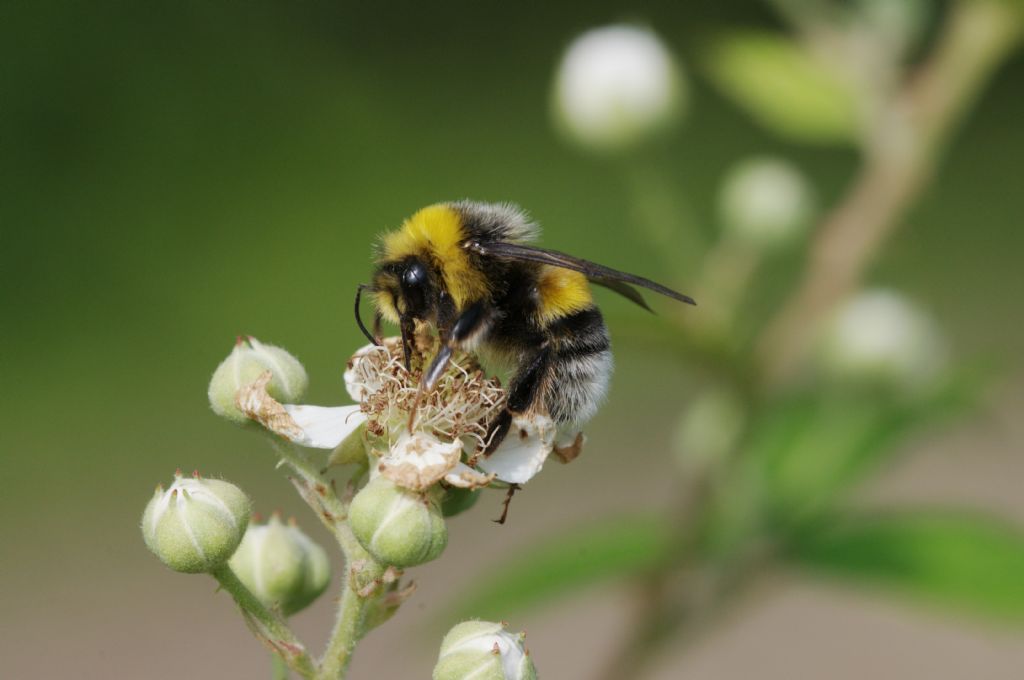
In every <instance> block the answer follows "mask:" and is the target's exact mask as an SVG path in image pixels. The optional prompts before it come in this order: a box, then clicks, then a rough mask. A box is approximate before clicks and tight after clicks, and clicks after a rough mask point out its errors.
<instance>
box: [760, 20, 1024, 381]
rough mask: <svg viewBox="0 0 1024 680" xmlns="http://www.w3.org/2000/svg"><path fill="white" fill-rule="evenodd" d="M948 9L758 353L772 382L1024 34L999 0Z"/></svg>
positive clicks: (801, 349) (858, 272)
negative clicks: (936, 39) (930, 49)
mask: <svg viewBox="0 0 1024 680" xmlns="http://www.w3.org/2000/svg"><path fill="white" fill-rule="evenodd" d="M950 12H951V13H950V17H949V19H948V20H947V24H946V27H945V29H944V32H943V34H942V36H941V37H940V39H939V42H938V44H937V45H936V47H935V48H934V50H933V52H932V54H931V56H930V58H929V59H928V60H927V61H926V62H925V63H924V64H923V65H922V66H921V68H920V70H919V71H918V73H916V74H915V75H914V77H912V78H911V79H909V80H908V81H907V83H906V84H905V85H904V87H903V88H901V89H900V90H899V91H897V92H896V94H895V95H894V96H893V98H892V100H891V101H890V102H889V105H888V107H887V108H886V110H885V112H884V115H883V116H880V117H879V119H878V123H877V124H876V125H875V126H874V129H872V130H870V131H868V132H867V133H866V135H865V138H864V140H863V149H864V156H865V160H864V165H863V167H862V168H861V170H860V172H859V174H858V176H857V177H856V179H855V180H854V182H853V185H852V186H851V188H850V190H849V192H848V193H847V194H846V196H845V198H843V200H842V201H841V202H840V203H839V205H838V206H836V208H835V209H834V210H833V211H832V213H831V214H830V215H828V216H826V218H825V220H824V221H823V223H822V225H821V227H820V228H819V232H818V237H817V239H816V241H815V243H814V244H813V246H812V249H811V253H810V261H809V263H808V266H807V270H806V272H805V275H804V277H803V280H802V282H801V283H800V284H799V287H798V289H797V292H796V293H795V294H794V295H793V297H792V298H791V299H790V301H789V302H788V303H787V304H786V305H785V307H784V308H783V309H782V310H781V311H780V313H779V314H778V315H777V316H776V318H775V319H774V320H773V321H772V322H771V323H770V325H769V327H768V329H767V331H766V332H765V334H764V336H763V337H762V340H761V342H760V344H759V346H758V354H759V355H760V359H761V362H762V364H763V366H764V367H765V374H764V379H765V381H766V382H767V383H768V384H778V383H780V382H782V381H784V380H785V379H786V378H788V377H790V376H791V375H792V374H793V373H794V371H795V370H796V368H797V366H798V365H799V362H800V360H801V359H802V358H803V356H804V355H805V353H806V352H807V350H808V349H809V346H810V344H811V340H812V338H813V334H814V332H815V330H816V328H817V327H818V325H819V322H820V321H821V320H822V318H823V317H824V316H825V315H826V314H827V313H828V311H829V310H830V309H831V308H832V307H833V306H834V305H835V304H836V303H837V302H838V301H839V300H841V299H842V298H843V297H844V296H845V295H847V294H848V293H849V292H850V291H851V290H852V289H853V288H854V287H855V286H856V285H857V283H858V282H859V280H860V278H861V276H862V274H863V271H864V269H865V268H866V266H867V265H868V263H869V262H870V260H871V257H872V255H873V254H874V253H875V252H876V251H877V249H878V247H879V246H880V245H881V244H882V243H883V242H884V241H885V239H886V237H888V235H889V234H890V233H891V232H892V231H893V230H894V229H895V227H896V226H898V224H899V222H900V219H901V218H902V217H903V215H904V213H905V212H906V210H907V209H908V208H909V207H910V206H911V205H912V204H913V202H914V200H915V199H916V198H917V197H918V196H919V194H920V192H921V190H922V188H923V187H924V186H925V185H926V183H927V181H928V180H929V179H930V178H931V175H932V172H933V168H934V164H935V162H936V161H937V160H938V158H939V157H940V156H941V154H942V152H943V151H944V149H945V147H946V144H947V143H948V141H949V139H950V137H951V135H952V134H953V132H954V131H955V129H956V127H957V124H958V123H959V122H960V120H961V118H962V116H963V115H964V113H966V111H967V110H968V109H969V108H970V106H971V105H972V104H973V102H974V100H975V99H976V97H977V95H978V93H979V91H980V90H981V88H982V87H983V86H984V85H985V83H986V82H987V81H988V79H989V78H990V77H991V75H992V73H993V72H994V71H995V69H996V68H997V67H998V66H999V65H1000V64H1001V63H1002V61H1003V60H1004V59H1005V58H1006V57H1007V56H1008V55H1009V54H1010V52H1011V51H1012V50H1013V48H1014V47H1015V46H1016V44H1017V41H1018V38H1019V37H1020V28H1021V26H1020V14H1019V13H1018V12H1017V11H1016V10H1015V9H1014V8H1013V7H1011V6H1009V5H1007V4H1005V3H1003V2H999V1H998V0H964V1H962V2H958V3H956V4H955V5H954V6H953V8H952V9H951V10H950Z"/></svg>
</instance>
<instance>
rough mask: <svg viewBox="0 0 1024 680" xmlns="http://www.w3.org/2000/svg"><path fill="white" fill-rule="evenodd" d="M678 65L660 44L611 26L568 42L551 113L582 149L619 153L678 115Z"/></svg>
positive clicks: (638, 31) (646, 34) (645, 33)
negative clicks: (555, 115) (552, 112)
mask: <svg viewBox="0 0 1024 680" xmlns="http://www.w3.org/2000/svg"><path fill="white" fill-rule="evenodd" d="M682 97H683V82H682V76H681V74H680V70H679V67H678V66H677V64H676V62H675V60H674V59H673V58H672V55H671V54H670V53H669V51H668V49H667V48H666V47H665V45H664V44H663V43H662V42H661V40H660V39H659V38H658V37H657V36H656V35H655V34H654V33H653V32H651V31H649V30H646V29H643V28H639V27H636V26H627V25H613V26H606V27H603V28H598V29H594V30H591V31H588V32H586V33H584V34H583V35H581V36H579V37H578V38H576V40H574V41H573V42H572V44H571V45H570V46H569V48H568V49H567V50H566V52H565V56H564V57H563V58H562V62H561V64H560V65H559V67H558V73H557V75H556V79H555V110H556V113H557V114H558V116H559V122H560V124H561V126H562V127H563V128H564V129H565V131H566V132H567V133H568V134H570V135H571V136H572V137H573V138H574V139H575V140H576V141H578V142H579V143H581V144H582V145H584V146H587V147H592V148H596V149H607V150H617V149H621V148H624V147H627V146H629V145H632V144H634V143H636V142H638V141H641V140H642V139H643V138H644V137H646V136H648V135H649V134H651V133H652V132H656V131H657V130H659V129H661V128H663V127H665V126H666V125H667V124H668V123H670V122H671V121H672V120H673V119H674V118H676V114H678V113H679V111H680V108H681V107H680V103H681V100H682Z"/></svg>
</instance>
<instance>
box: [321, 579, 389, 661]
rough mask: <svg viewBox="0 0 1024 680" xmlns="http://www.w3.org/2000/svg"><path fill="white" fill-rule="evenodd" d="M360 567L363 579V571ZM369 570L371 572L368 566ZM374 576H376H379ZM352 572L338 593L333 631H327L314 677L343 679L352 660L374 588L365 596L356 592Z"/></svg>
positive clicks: (362, 633) (363, 627) (363, 628)
mask: <svg viewBox="0 0 1024 680" xmlns="http://www.w3.org/2000/svg"><path fill="white" fill-rule="evenodd" d="M365 571H366V570H365V568H364V578H365V576H366V575H367V574H365ZM370 571H371V573H372V571H374V570H373V569H372V568H371V569H370ZM375 578H379V575H378V576H376V577H375ZM353 581H356V575H355V574H353V575H352V576H351V578H350V579H349V582H348V583H347V584H346V585H345V590H344V591H343V592H342V594H341V603H340V605H339V606H338V618H337V620H336V621H335V623H334V630H333V631H332V632H331V639H330V641H329V642H328V643H327V649H326V650H324V655H323V657H321V659H320V673H319V674H318V675H317V678H319V679H321V680H335V679H339V678H344V677H345V675H346V673H347V672H348V665H349V663H350V662H351V661H352V652H353V651H354V650H355V646H356V643H357V642H358V641H359V639H360V638H361V637H362V636H363V635H364V633H365V625H364V623H365V620H366V613H367V609H368V605H369V604H370V602H371V601H372V600H371V598H372V597H373V594H376V593H375V591H374V593H373V594H370V595H369V596H366V595H363V594H360V592H359V590H358V585H357V583H353Z"/></svg>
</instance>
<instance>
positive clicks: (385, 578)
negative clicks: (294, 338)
mask: <svg viewBox="0 0 1024 680" xmlns="http://www.w3.org/2000/svg"><path fill="white" fill-rule="evenodd" d="M433 349H434V338H433V337H432V336H431V335H430V334H429V332H428V330H427V329H426V328H425V327H423V328H421V329H420V332H419V333H418V334H417V342H416V347H415V352H416V354H415V356H414V357H413V358H412V370H411V371H410V370H406V368H405V366H404V363H403V355H402V345H401V341H400V340H399V339H397V338H388V339H385V340H384V341H383V343H382V344H381V345H379V346H376V345H368V346H366V347H364V348H362V349H361V350H359V351H358V352H357V353H356V354H355V356H353V357H352V359H351V360H350V361H349V362H348V364H347V370H346V371H345V387H346V388H347V391H348V394H349V396H350V397H351V398H352V399H353V400H355V401H356V402H357V403H356V404H354V405H351V406H337V407H323V406H312V405H302V404H295V403H293V402H295V401H297V400H300V399H301V398H302V395H303V394H304V392H305V388H306V384H307V382H308V381H307V377H306V373H305V370H304V369H303V368H302V365H301V364H300V363H299V361H298V360H297V359H296V358H295V357H293V356H292V355H290V354H288V353H287V352H286V351H285V350H283V349H281V348H280V347H275V346H272V345H266V344H263V343H261V342H259V341H258V340H256V339H255V338H248V339H241V338H240V339H239V340H238V341H237V342H236V344H235V347H234V349H233V350H232V351H231V354H230V355H229V356H228V357H227V358H226V359H225V360H224V362H222V363H221V365H220V366H219V367H218V368H217V370H216V371H214V374H213V378H212V379H211V381H210V386H209V390H208V394H209V399H210V406H211V408H212V409H213V411H214V412H215V413H216V414H218V415H220V416H221V417H223V418H225V419H226V420H228V421H230V422H232V423H235V424H238V425H241V426H243V427H262V428H263V429H264V431H265V432H266V435H267V437H268V441H269V442H270V445H271V447H272V449H273V451H274V452H275V453H276V455H278V456H280V459H281V461H282V463H283V464H284V466H285V467H286V468H287V470H288V472H289V479H290V480H291V482H292V483H293V484H294V486H295V487H296V489H297V490H298V492H299V494H300V495H301V497H302V498H303V499H304V500H305V501H306V502H307V503H308V504H309V506H310V508H311V509H312V510H313V512H314V513H315V514H316V516H317V517H318V518H319V520H320V521H321V522H322V523H323V524H324V526H326V527H327V529H328V530H329V531H330V532H331V533H332V534H333V535H334V537H335V538H336V540H337V542H338V546H339V548H340V549H341V551H342V553H343V555H344V558H345V562H346V569H347V573H346V574H345V575H344V576H343V577H342V580H343V584H342V596H341V599H340V601H339V607H338V614H337V622H336V624H335V628H334V631H333V633H332V635H331V639H330V642H329V644H328V646H327V649H326V650H325V652H324V653H323V655H322V656H321V657H320V658H319V659H315V658H313V657H312V656H311V655H310V654H309V652H308V651H307V649H306V647H305V645H304V644H303V643H302V642H300V641H299V640H298V639H297V637H296V635H295V634H294V632H292V630H291V629H290V628H289V626H288V623H287V621H286V617H287V616H290V615H292V614H294V613H296V612H298V611H300V610H302V609H304V608H305V607H306V606H308V605H309V604H311V603H312V602H313V601H314V600H315V599H316V598H317V597H318V596H319V595H320V594H321V593H323V592H324V590H325V589H326V588H327V585H328V582H329V580H330V573H329V562H328V558H327V554H326V552H325V551H324V549H323V548H322V547H321V546H319V545H317V544H316V543H315V542H313V541H312V540H311V539H310V538H309V537H308V536H306V534H305V533H303V532H302V531H301V530H300V529H299V528H298V526H297V525H296V524H295V522H294V521H290V522H288V523H287V524H285V523H284V522H282V521H281V518H280V517H279V516H277V515H276V514H275V515H274V516H272V517H271V518H270V521H269V522H268V523H266V524H250V523H249V514H250V512H251V503H250V501H249V498H248V497H247V496H246V495H245V494H244V493H243V492H242V491H241V490H240V489H238V488H237V487H236V486H234V485H232V484H230V483H228V482H225V481H221V480H211V479H203V478H202V477H200V475H199V474H198V473H195V474H194V476H193V478H186V477H183V476H182V475H181V473H180V472H179V473H177V475H176V476H175V481H174V484H173V485H172V486H171V487H170V488H169V489H167V490H164V489H163V488H158V489H157V491H156V494H155V495H154V497H153V500H152V501H150V503H149V505H148V506H147V508H146V511H145V514H144V516H143V520H142V529H143V537H144V538H145V541H146V545H147V546H148V547H149V548H150V550H152V551H153V553H154V554H156V556H157V557H159V558H160V559H161V561H163V562H164V563H165V564H166V565H167V566H169V567H171V568H172V569H175V570H176V571H181V572H186V573H208V574H211V575H212V576H213V577H214V578H216V579H217V580H218V582H219V583H220V585H221V587H222V588H223V589H224V590H226V591H227V592H228V593H230V594H231V596H232V597H233V598H234V600H235V602H236V603H237V604H238V607H239V609H240V610H241V613H242V616H243V618H244V619H245V622H246V623H247V624H248V625H249V627H250V629H251V630H252V632H253V634H254V635H255V636H256V637H257V638H258V639H259V640H260V641H262V642H263V643H264V644H265V645H266V646H267V647H268V648H269V649H270V650H271V651H272V652H273V653H274V655H275V657H274V658H275V664H277V667H278V669H279V671H281V672H286V671H285V670H284V669H285V668H286V669H290V670H291V671H293V672H295V673H298V674H299V675H301V676H302V677H309V678H324V679H327V678H332V679H333V678H344V677H345V674H346V671H347V668H348V664H349V661H350V659H351V656H352V652H353V650H354V648H355V645H356V643H357V642H358V641H359V639H360V638H362V637H363V636H364V635H366V633H367V632H369V631H370V630H371V629H372V628H374V627H376V626H378V625H381V624H383V623H384V622H385V621H386V620H387V619H388V618H390V616H391V615H392V614H394V612H395V611H396V610H397V609H398V608H399V607H400V606H401V604H402V603H403V602H404V601H405V600H406V599H407V598H408V597H409V596H411V595H412V593H413V592H414V587H413V584H412V583H411V582H409V583H403V580H402V579H403V576H404V573H403V570H404V569H407V568H409V567H413V566H416V565H419V564H423V563H425V562H430V561H432V560H435V559H438V558H439V557H440V556H441V554H442V552H443V551H444V549H445V546H446V545H447V543H448V530H447V527H446V525H445V517H446V516H451V515H453V514H457V513H459V512H462V511H464V510H467V509H469V507H470V506H471V505H472V500H473V499H474V498H475V495H477V494H479V492H480V490H481V489H485V488H498V489H501V490H502V491H503V492H511V491H512V490H514V489H515V488H516V486H517V485H520V484H524V483H526V482H527V481H529V479H530V478H531V477H533V476H534V475H536V474H537V473H538V472H539V471H540V470H541V468H542V467H543V465H544V462H545V461H546V459H547V458H548V456H549V455H550V454H551V453H552V452H556V453H557V452H558V448H557V447H556V445H555V442H556V439H557V436H558V433H557V432H556V428H555V427H554V424H553V423H552V422H551V420H550V419H549V418H547V417H546V416H543V415H539V414H531V415H523V416H518V417H517V418H516V419H515V427H516V428H517V432H518V433H519V436H516V437H514V438H509V439H508V440H507V442H506V443H503V444H502V445H501V446H500V447H498V449H497V450H496V451H494V452H493V453H492V454H491V455H490V456H489V457H487V458H486V459H485V458H482V457H480V455H479V451H481V450H482V449H483V445H484V437H485V435H486V433H487V425H488V423H489V422H490V420H491V418H492V417H493V416H494V414H495V413H497V412H498V410H499V409H500V408H502V407H503V405H504V399H505V393H504V390H502V388H501V387H500V385H499V384H498V382H497V381H496V380H494V379H491V378H487V377H486V376H485V374H484V372H483V371H482V370H481V368H480V366H479V365H478V364H477V363H476V360H475V359H474V358H473V357H472V356H470V355H467V354H463V355H460V356H458V357H456V358H455V360H454V361H453V362H452V364H451V366H450V368H449V369H448V371H447V372H446V373H445V375H444V376H442V378H441V379H440V381H439V382H438V384H437V385H436V388H435V389H434V390H433V391H432V392H431V393H430V394H427V395H420V394H419V385H420V380H421V374H422V370H423V366H424V357H425V356H428V357H429V355H428V352H430V351H432V350H433ZM281 400H283V401H284V402H285V403H282V401H281ZM339 466H340V467H345V468H347V469H348V473H349V476H348V481H347V482H346V483H345V487H344V489H343V491H342V492H341V493H340V494H339V493H338V492H337V491H336V489H335V485H334V483H333V482H332V481H331V480H330V479H329V478H328V476H327V473H329V472H331V471H332V470H333V469H334V468H336V467H339ZM463 672H468V673H476V674H477V676H478V677H481V678H484V677H486V678H510V679H511V678H517V679H518V678H524V679H525V678H532V677H536V675H535V671H534V669H533V662H532V661H531V660H530V659H529V656H528V654H527V653H526V651H525V647H523V645H522V636H518V637H517V636H513V635H511V634H509V633H506V632H504V630H503V628H502V626H499V625H498V624H489V623H484V622H480V621H470V622H466V623H463V624H461V627H458V626H457V627H456V628H455V629H453V631H452V633H451V634H449V637H448V638H446V641H445V644H444V646H443V647H442V652H441V659H440V661H439V663H438V670H437V671H436V672H435V677H436V678H439V679H444V680H448V679H450V678H458V677H465V676H464V675H460V673H463Z"/></svg>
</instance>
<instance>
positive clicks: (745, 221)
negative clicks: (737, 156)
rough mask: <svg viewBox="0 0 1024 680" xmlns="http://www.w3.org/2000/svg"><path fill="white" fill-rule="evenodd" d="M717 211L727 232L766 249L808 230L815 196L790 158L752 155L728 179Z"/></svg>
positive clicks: (719, 198) (733, 170) (738, 238)
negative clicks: (755, 156)
mask: <svg viewBox="0 0 1024 680" xmlns="http://www.w3.org/2000/svg"><path fill="white" fill-rule="evenodd" d="M718 210H719V214H720V218H721V220H722V224H723V227H724V229H725V231H726V233H727V234H729V235H730V236H732V237H733V238H736V239H737V240H739V241H743V242H746V243H750V244H751V245H754V246H758V247H761V248H766V247H773V246H781V245H785V244H786V243H789V242H791V241H792V240H794V239H795V238H798V237H799V236H801V235H802V234H803V233H804V232H805V231H806V230H807V227H808V226H809V225H810V222H811V218H812V217H813V214H814V199H813V197H812V195H811V188H810V186H809V185H808V183H807V180H806V179H804V176H803V175H802V174H801V173H800V171H799V170H797V169H796V168H795V167H794V166H793V165H792V164H790V163H789V162H788V161H784V160H781V159H776V158H751V159H748V160H745V161H742V162H741V163H739V164H738V165H737V166H736V167H735V168H733V169H732V170H731V171H730V172H729V174H728V176H727V177H726V178H725V182H724V183H723V185H722V189H721V193H720V194H719V197H718Z"/></svg>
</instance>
